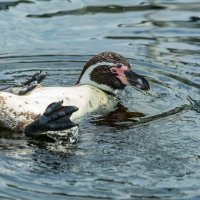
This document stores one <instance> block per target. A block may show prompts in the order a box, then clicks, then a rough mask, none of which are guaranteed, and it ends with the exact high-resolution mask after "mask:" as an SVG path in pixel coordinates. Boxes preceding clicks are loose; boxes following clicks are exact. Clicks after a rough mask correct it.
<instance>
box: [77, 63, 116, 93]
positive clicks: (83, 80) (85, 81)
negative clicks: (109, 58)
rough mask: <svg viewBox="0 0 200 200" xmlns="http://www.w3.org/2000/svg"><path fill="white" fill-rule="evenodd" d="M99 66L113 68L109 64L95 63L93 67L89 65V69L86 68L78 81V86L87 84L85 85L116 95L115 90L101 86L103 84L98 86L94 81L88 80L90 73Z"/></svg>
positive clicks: (111, 64)
mask: <svg viewBox="0 0 200 200" xmlns="http://www.w3.org/2000/svg"><path fill="white" fill-rule="evenodd" d="M101 65H106V66H113V65H114V63H110V62H101V63H96V64H95V65H90V67H88V68H87V69H86V71H85V72H84V74H83V75H82V76H81V79H80V81H79V83H80V84H87V85H92V86H95V87H98V88H101V89H102V90H105V91H108V92H111V93H116V92H115V90H114V89H113V88H111V87H109V86H108V85H103V84H101V85H100V84H98V83H96V82H95V81H92V80H91V79H90V74H91V73H92V71H93V70H94V69H95V68H96V67H98V66H101Z"/></svg>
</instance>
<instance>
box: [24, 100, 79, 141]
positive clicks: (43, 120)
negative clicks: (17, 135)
mask: <svg viewBox="0 0 200 200" xmlns="http://www.w3.org/2000/svg"><path fill="white" fill-rule="evenodd" d="M62 103H63V102H62V101H59V102H55V103H52V104H50V105H49V106H48V107H47V109H46V110H45V112H44V114H43V115H42V116H40V117H39V118H38V119H37V120H35V121H34V122H32V123H31V124H29V125H27V126H26V128H25V130H24V133H25V134H26V136H28V137H32V138H36V139H37V138H40V136H41V135H42V134H41V133H42V132H46V131H61V130H65V129H70V128H72V127H75V126H77V124H75V123H74V122H72V121H71V120H70V116H71V115H72V113H73V112H76V111H77V110H78V108H77V107H75V106H62Z"/></svg>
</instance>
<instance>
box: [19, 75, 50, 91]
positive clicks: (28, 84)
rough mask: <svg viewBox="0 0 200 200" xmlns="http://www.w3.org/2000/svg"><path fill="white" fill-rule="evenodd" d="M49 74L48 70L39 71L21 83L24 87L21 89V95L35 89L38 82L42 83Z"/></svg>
mask: <svg viewBox="0 0 200 200" xmlns="http://www.w3.org/2000/svg"><path fill="white" fill-rule="evenodd" d="M46 76H47V73H46V72H42V71H40V72H37V73H35V74H34V75H33V76H31V77H30V78H28V79H27V80H26V81H24V82H22V83H21V86H22V88H21V89H20V90H19V95H24V94H26V93H28V92H30V91H32V90H33V89H35V88H36V87H37V86H38V84H40V83H41V82H42V81H43V80H44V79H45V78H46Z"/></svg>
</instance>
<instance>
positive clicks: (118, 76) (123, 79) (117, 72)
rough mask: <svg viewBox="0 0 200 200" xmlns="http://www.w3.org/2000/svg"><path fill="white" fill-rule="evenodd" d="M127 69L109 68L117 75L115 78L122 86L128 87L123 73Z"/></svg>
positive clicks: (125, 67) (124, 67)
mask: <svg viewBox="0 0 200 200" xmlns="http://www.w3.org/2000/svg"><path fill="white" fill-rule="evenodd" d="M128 69H129V68H128V67H127V66H125V65H123V66H121V67H111V70H115V71H116V74H118V75H117V76H116V77H117V78H118V79H119V80H120V81H121V82H122V83H123V84H124V85H128V84H129V83H128V80H127V77H126V75H125V74H124V72H125V71H127V70H128Z"/></svg>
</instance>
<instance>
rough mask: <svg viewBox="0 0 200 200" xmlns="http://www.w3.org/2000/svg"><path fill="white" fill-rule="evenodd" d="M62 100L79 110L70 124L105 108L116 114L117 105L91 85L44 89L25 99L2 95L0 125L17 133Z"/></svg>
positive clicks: (3, 93)
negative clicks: (49, 106)
mask: <svg viewBox="0 0 200 200" xmlns="http://www.w3.org/2000/svg"><path fill="white" fill-rule="evenodd" d="M60 100H63V105H65V106H66V105H67V106H76V107H78V108H79V110H78V111H77V112H75V113H73V115H72V116H71V120H75V119H77V118H80V117H82V116H84V115H86V114H87V113H90V112H94V111H97V110H98V109H99V108H102V107H103V108H104V109H105V110H106V111H108V112H109V111H111V110H114V108H115V106H116V104H117V101H116V98H115V97H111V96H110V95H107V94H106V93H105V92H103V91H102V90H100V89H98V88H96V87H92V86H89V85H82V86H73V87H41V88H37V89H35V90H34V91H32V92H31V93H30V94H28V95H25V96H18V95H14V94H10V93H6V92H0V106H1V108H0V109H2V110H1V111H2V112H1V114H0V124H1V125H2V126H4V127H7V128H11V129H15V128H16V127H18V126H20V125H26V124H28V123H30V122H32V121H33V120H34V119H35V118H36V117H37V116H38V115H41V114H43V112H44V111H45V109H46V108H47V106H48V105H49V104H51V103H53V102H57V101H60Z"/></svg>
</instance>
